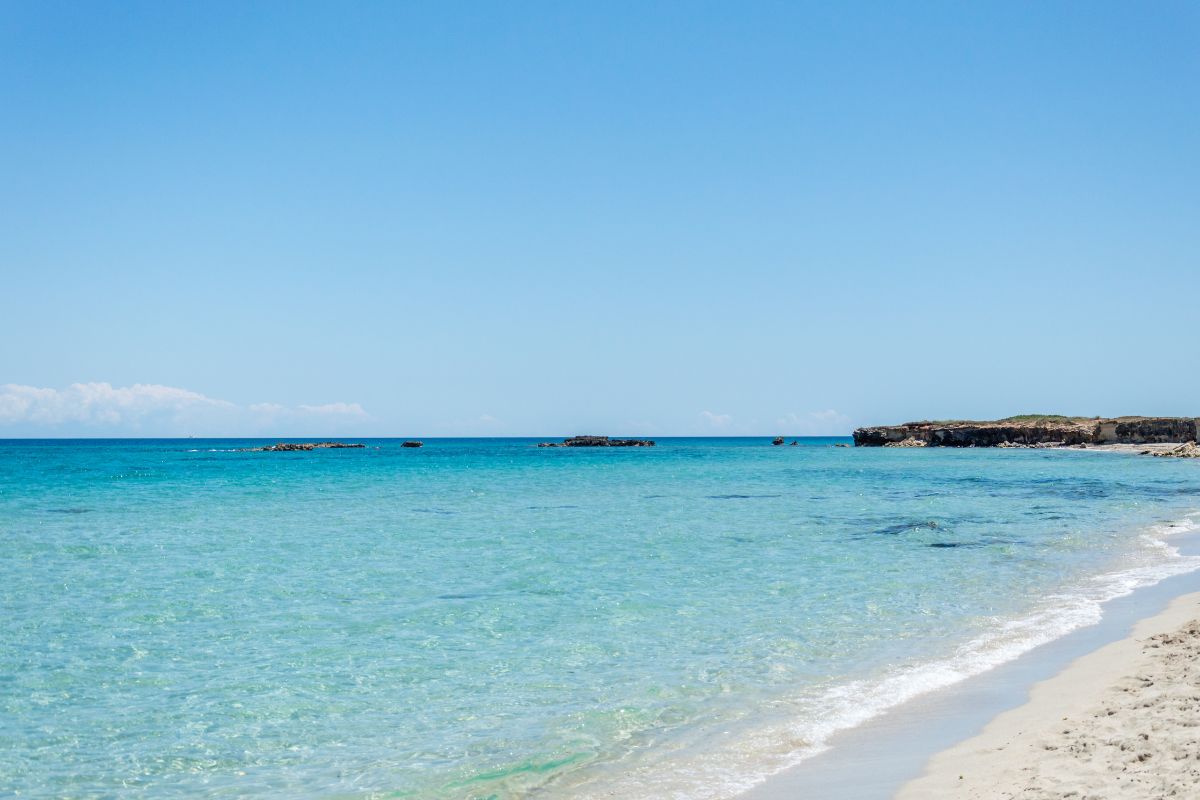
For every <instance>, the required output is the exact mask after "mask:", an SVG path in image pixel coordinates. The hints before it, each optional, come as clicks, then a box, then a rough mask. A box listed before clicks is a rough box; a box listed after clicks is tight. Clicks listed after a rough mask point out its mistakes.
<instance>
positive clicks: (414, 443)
mask: <svg viewBox="0 0 1200 800" xmlns="http://www.w3.org/2000/svg"><path fill="white" fill-rule="evenodd" d="M400 446H401V447H424V446H425V443H424V442H418V441H416V440H415V439H410V440H409V441H407V442H401V443H400Z"/></svg>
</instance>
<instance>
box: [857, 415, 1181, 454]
mask: <svg viewBox="0 0 1200 800" xmlns="http://www.w3.org/2000/svg"><path fill="white" fill-rule="evenodd" d="M1196 432H1197V420H1196V419H1195V418H1193V417H1117V418H1113V419H1102V418H1099V417H1095V418H1084V417H1056V416H1025V417H1009V418H1008V419H1002V420H996V421H992V422H975V421H968V420H952V421H946V422H906V423H905V424H903V425H880V426H875V427H869V428H859V429H858V430H856V431H855V432H854V444H855V445H857V446H859V447H900V446H903V447H920V446H927V447H1004V446H1009V447H1011V446H1014V445H1031V446H1032V445H1064V446H1065V445H1081V444H1148V443H1156V442H1194V441H1196Z"/></svg>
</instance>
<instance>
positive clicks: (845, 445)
mask: <svg viewBox="0 0 1200 800" xmlns="http://www.w3.org/2000/svg"><path fill="white" fill-rule="evenodd" d="M849 446H850V445H848V444H845V443H844V442H838V443H837V444H835V445H834V447H849Z"/></svg>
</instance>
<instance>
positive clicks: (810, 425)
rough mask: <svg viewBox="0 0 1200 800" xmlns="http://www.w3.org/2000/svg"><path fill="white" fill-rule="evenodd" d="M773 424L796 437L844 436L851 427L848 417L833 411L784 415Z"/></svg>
mask: <svg viewBox="0 0 1200 800" xmlns="http://www.w3.org/2000/svg"><path fill="white" fill-rule="evenodd" d="M775 424H776V425H778V426H779V427H780V428H782V429H784V430H786V431H787V432H788V434H789V435H796V436H844V435H846V434H848V433H849V432H850V429H851V427H853V426H852V425H851V421H850V418H849V417H847V416H846V415H845V414H842V413H841V412H838V411H834V410H833V409H828V410H826V411H808V412H805V413H801V414H797V413H794V412H793V413H790V414H785V415H784V416H782V417H780V418H779V419H777V420H775Z"/></svg>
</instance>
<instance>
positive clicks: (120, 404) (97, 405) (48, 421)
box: [0, 383, 234, 425]
mask: <svg viewBox="0 0 1200 800" xmlns="http://www.w3.org/2000/svg"><path fill="white" fill-rule="evenodd" d="M233 407H234V405H233V403H228V402H226V401H224V400H215V399H213V398H211V397H205V396H204V395H202V394H199V393H197V392H190V391H188V390H187V389H177V388H175V387H174V386H160V385H158V384H153V383H135V384H134V385H133V386H124V387H119V388H118V387H114V386H113V385H112V384H109V383H73V384H71V385H70V386H68V387H67V388H66V389H62V390H59V389H43V388H40V387H37V386H21V385H20V384H15V383H7V384H4V385H3V386H0V422H9V423H11V422H32V423H37V424H41V425H58V424H62V423H66V422H82V423H94V424H101V425H119V424H121V423H123V422H136V421H137V420H139V419H142V418H144V417H146V416H148V415H152V414H162V413H167V414H183V413H186V412H188V411H194V410H200V409H207V410H211V409H225V408H229V409H232V408H233Z"/></svg>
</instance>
